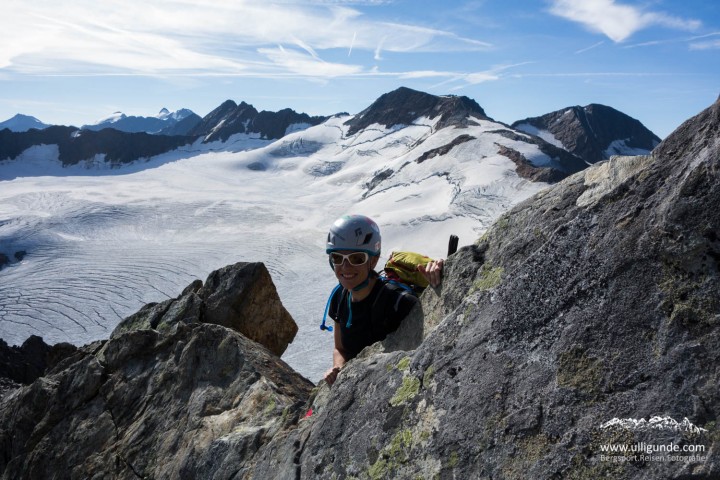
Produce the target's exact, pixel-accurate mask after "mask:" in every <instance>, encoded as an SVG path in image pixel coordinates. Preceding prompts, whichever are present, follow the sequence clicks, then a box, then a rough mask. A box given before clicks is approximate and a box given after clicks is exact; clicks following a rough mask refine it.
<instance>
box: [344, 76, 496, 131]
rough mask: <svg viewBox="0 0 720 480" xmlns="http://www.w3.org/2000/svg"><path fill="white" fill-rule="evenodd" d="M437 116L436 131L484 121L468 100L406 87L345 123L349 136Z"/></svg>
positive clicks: (477, 109)
mask: <svg viewBox="0 0 720 480" xmlns="http://www.w3.org/2000/svg"><path fill="white" fill-rule="evenodd" d="M437 116H440V117H441V118H440V122H439V124H438V128H443V127H445V126H450V125H458V126H462V125H466V124H467V122H469V121H471V120H470V119H469V118H468V117H470V116H474V117H476V118H480V119H487V118H488V117H487V116H486V115H485V111H484V110H483V109H482V107H481V106H480V105H478V104H477V102H476V101H475V100H473V99H471V98H468V97H464V96H463V97H457V96H454V95H447V96H436V95H431V94H429V93H425V92H419V91H417V90H412V89H410V88H407V87H400V88H398V89H397V90H393V91H392V92H389V93H386V94H384V95H381V96H380V98H378V99H377V100H375V101H374V102H373V104H372V105H370V106H369V107H368V108H366V109H365V110H363V111H362V112H360V113H358V114H357V115H355V116H354V117H353V118H352V119H350V120H348V121H347V122H345V124H346V125H350V129H349V130H348V134H349V135H353V134H354V133H356V132H358V131H360V130H362V129H364V128H367V127H369V126H370V125H373V124H379V125H383V126H385V127H387V128H390V127H393V126H394V125H410V124H411V123H412V122H413V121H414V120H417V119H418V118H420V117H427V118H430V119H433V118H436V117H437Z"/></svg>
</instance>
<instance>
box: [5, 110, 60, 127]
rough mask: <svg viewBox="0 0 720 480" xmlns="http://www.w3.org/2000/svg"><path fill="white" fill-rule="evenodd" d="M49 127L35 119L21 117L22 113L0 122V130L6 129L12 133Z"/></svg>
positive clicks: (26, 116)
mask: <svg viewBox="0 0 720 480" xmlns="http://www.w3.org/2000/svg"><path fill="white" fill-rule="evenodd" d="M49 126H50V125H47V124H45V123H43V122H41V121H40V120H38V119H37V118H35V117H32V116H30V115H23V114H22V113H18V114H15V116H13V117H12V118H10V119H8V120H5V121H4V122H0V130H3V129H5V128H7V129H9V130H10V131H12V132H26V131H28V130H30V129H31V128H36V129H38V130H42V129H45V128H47V127H49Z"/></svg>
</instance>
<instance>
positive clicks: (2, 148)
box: [0, 126, 193, 165]
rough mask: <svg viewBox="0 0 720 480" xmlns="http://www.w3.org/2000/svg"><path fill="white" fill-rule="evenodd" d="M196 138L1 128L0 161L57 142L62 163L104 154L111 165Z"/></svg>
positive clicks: (50, 128)
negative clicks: (24, 130)
mask: <svg viewBox="0 0 720 480" xmlns="http://www.w3.org/2000/svg"><path fill="white" fill-rule="evenodd" d="M192 141H193V139H192V138H190V137H184V136H175V137H170V136H164V135H150V134H147V133H126V132H120V131H118V130H114V129H109V128H106V129H105V130H101V131H99V132H95V131H91V130H79V129H77V128H76V127H63V126H54V127H48V128H46V129H44V130H29V131H27V132H11V131H10V130H7V129H5V130H0V160H12V159H15V158H16V157H17V156H18V155H20V154H21V153H22V152H24V151H25V150H27V149H28V148H30V147H32V146H35V145H57V146H58V152H59V158H60V161H61V162H62V163H63V165H75V164H77V163H79V162H81V161H83V160H92V159H94V158H95V155H102V154H104V155H105V161H106V162H107V163H109V164H110V165H120V164H123V163H129V162H132V161H135V160H138V159H141V158H149V157H152V156H155V155H159V154H161V153H164V152H167V151H169V150H173V149H175V148H177V147H179V146H181V145H186V144H188V143H191V142H192Z"/></svg>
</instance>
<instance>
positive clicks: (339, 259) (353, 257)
mask: <svg viewBox="0 0 720 480" xmlns="http://www.w3.org/2000/svg"><path fill="white" fill-rule="evenodd" d="M368 258H370V255H368V254H367V253H365V252H353V253H348V254H347V255H345V254H342V253H338V252H332V253H331V254H330V261H331V262H332V264H333V265H335V266H336V267H339V266H340V265H342V264H343V262H344V261H345V260H347V261H348V263H349V264H350V265H352V266H353V267H359V266H360V265H363V264H365V263H366V262H367V261H368Z"/></svg>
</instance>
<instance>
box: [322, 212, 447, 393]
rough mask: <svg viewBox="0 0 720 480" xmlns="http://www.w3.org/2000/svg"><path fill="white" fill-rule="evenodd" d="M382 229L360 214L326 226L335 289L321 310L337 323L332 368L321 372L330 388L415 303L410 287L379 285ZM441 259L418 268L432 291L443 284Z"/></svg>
mask: <svg viewBox="0 0 720 480" xmlns="http://www.w3.org/2000/svg"><path fill="white" fill-rule="evenodd" d="M380 247H381V238H380V228H379V227H378V226H377V224H376V223H375V222H374V221H373V220H371V219H370V218H368V217H366V216H363V215H346V216H343V217H341V218H339V219H338V220H336V221H335V223H334V224H333V225H332V227H330V232H329V233H328V238H327V247H326V252H327V253H328V254H329V262H330V267H331V268H332V269H333V272H334V273H335V277H336V278H337V280H338V282H339V285H338V286H337V287H336V288H335V290H333V293H332V294H331V295H330V298H329V299H328V304H327V306H326V308H325V314H326V315H327V314H328V313H329V315H330V317H331V318H332V319H333V320H334V321H335V328H334V329H333V327H330V326H325V318H323V323H322V325H321V326H320V328H321V329H323V330H330V331H333V334H334V339H335V348H334V350H333V368H332V369H330V370H328V371H327V372H326V373H325V377H324V378H325V381H327V383H328V384H330V385H332V384H333V383H334V382H335V379H336V378H337V375H338V373H339V372H340V369H341V368H342V367H343V365H345V363H346V362H347V361H348V360H350V359H351V358H354V357H355V356H357V355H358V354H359V353H360V352H361V351H362V349H363V348H365V347H367V346H368V345H372V344H373V343H375V342H377V341H380V340H383V339H385V337H386V336H387V335H388V334H389V333H391V332H394V331H395V330H396V329H397V328H398V326H399V325H400V322H402V320H403V319H404V318H405V317H406V316H407V315H408V313H410V310H411V309H412V307H413V306H414V305H415V304H416V303H417V301H418V299H417V297H416V296H415V295H414V294H413V293H412V290H410V289H409V288H407V287H405V288H403V287H401V286H398V285H397V284H394V283H391V282H388V281H385V280H383V279H382V278H381V277H380V275H379V274H378V273H377V272H376V271H375V267H376V266H377V263H378V260H379V259H380ZM442 268H443V260H431V261H430V262H429V263H427V264H426V265H419V266H418V267H417V269H418V271H419V272H420V273H422V275H423V276H424V277H425V278H426V279H427V281H428V283H429V284H430V285H431V286H433V287H436V286H438V285H439V284H440V281H441V279H442Z"/></svg>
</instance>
